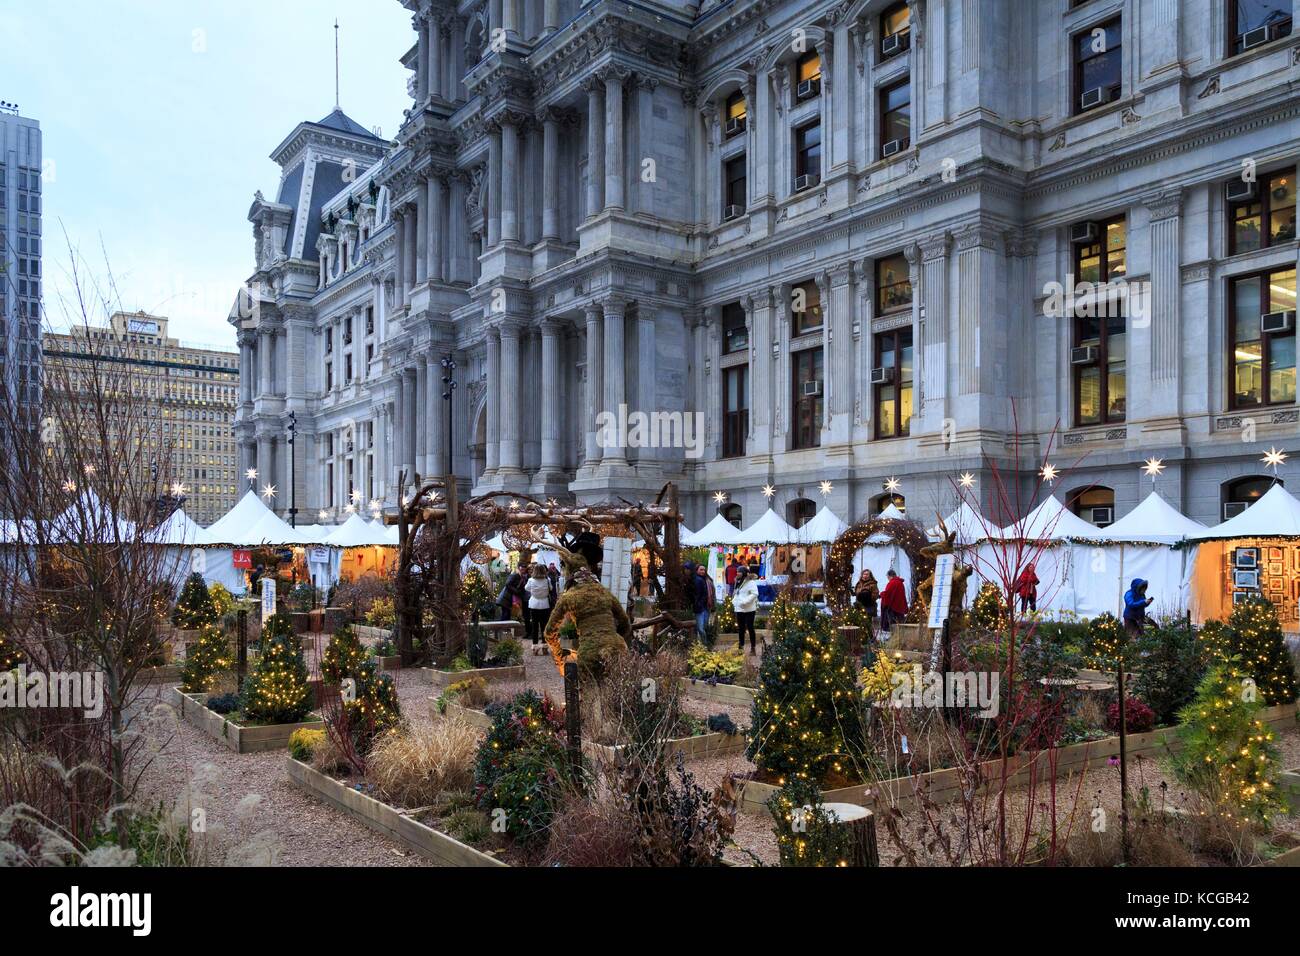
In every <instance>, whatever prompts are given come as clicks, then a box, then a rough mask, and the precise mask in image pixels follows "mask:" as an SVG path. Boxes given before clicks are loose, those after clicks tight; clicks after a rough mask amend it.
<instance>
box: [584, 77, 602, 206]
mask: <svg viewBox="0 0 1300 956" xmlns="http://www.w3.org/2000/svg"><path fill="white" fill-rule="evenodd" d="M604 208H605V85H604V83H602V82H601V80H600V78H599V77H595V76H592V77H588V79H587V215H588V216H599V215H600V214H601V212H602V211H603V210H604Z"/></svg>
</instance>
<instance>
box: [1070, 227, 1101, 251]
mask: <svg viewBox="0 0 1300 956" xmlns="http://www.w3.org/2000/svg"><path fill="white" fill-rule="evenodd" d="M1096 241H1097V224H1096V223H1095V222H1076V223H1075V224H1074V225H1073V226H1071V227H1070V242H1072V243H1074V244H1075V245H1082V244H1083V243H1085V242H1096Z"/></svg>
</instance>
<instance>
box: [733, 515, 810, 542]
mask: <svg viewBox="0 0 1300 956" xmlns="http://www.w3.org/2000/svg"><path fill="white" fill-rule="evenodd" d="M798 542H799V532H798V531H797V530H796V529H794V528H792V527H790V526H789V525H788V524H786V522H785V520H784V519H783V518H782V517H781V516H780V515H778V514H777V513H776V512H775V511H773V510H772V509H771V508H768V509H767V510H766V511H764V512H763V514H762V516H761V517H760V518H759V519H758V520H757V521H755V522H754V523H753V524H751V525H750V526H749V527H748V528H745V529H744V530H743V531H739V532H737V533H736V540H735V542H734V543H735V544H797V543H798Z"/></svg>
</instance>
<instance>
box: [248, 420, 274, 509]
mask: <svg viewBox="0 0 1300 956" xmlns="http://www.w3.org/2000/svg"><path fill="white" fill-rule="evenodd" d="M271 465H272V462H271V437H270V436H269V435H258V436H257V481H256V483H255V487H254V489H253V490H254V491H256V492H257V493H258V494H259V495H260V494H261V493H262V486H263V485H268V484H272V483H274V481H275V474H274V473H273V472H272V470H271ZM263 500H265V499H263Z"/></svg>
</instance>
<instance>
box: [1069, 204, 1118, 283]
mask: <svg viewBox="0 0 1300 956" xmlns="http://www.w3.org/2000/svg"><path fill="white" fill-rule="evenodd" d="M1096 226H1097V229H1096V232H1097V237H1096V238H1095V239H1093V240H1091V241H1088V242H1081V243H1078V244H1076V245H1075V247H1074V278H1075V281H1076V282H1092V283H1097V282H1109V281H1111V280H1112V279H1118V278H1120V277H1121V276H1123V275H1126V274H1127V272H1128V221H1127V220H1126V219H1125V218H1124V217H1123V216H1117V217H1115V218H1114V219H1107V220H1105V221H1104V222H1099V223H1097V224H1096Z"/></svg>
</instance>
